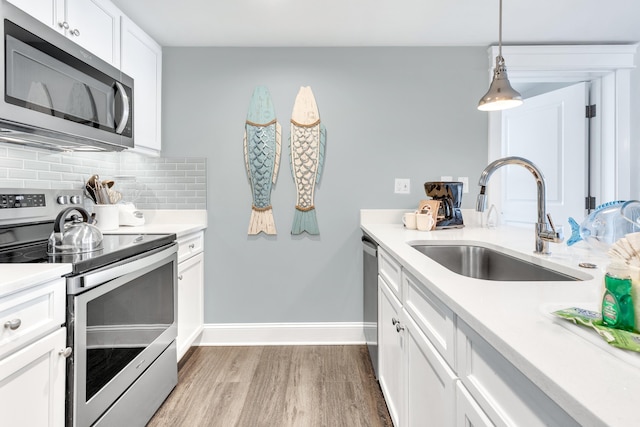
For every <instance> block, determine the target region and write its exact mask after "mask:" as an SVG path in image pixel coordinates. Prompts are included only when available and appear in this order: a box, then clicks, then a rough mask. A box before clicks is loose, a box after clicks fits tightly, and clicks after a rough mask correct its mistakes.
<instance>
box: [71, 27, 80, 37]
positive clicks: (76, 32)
mask: <svg viewBox="0 0 640 427" xmlns="http://www.w3.org/2000/svg"><path fill="white" fill-rule="evenodd" d="M71 35H72V36H76V37H78V36H79V35H80V31H78V29H77V28H74V29H73V30H71Z"/></svg>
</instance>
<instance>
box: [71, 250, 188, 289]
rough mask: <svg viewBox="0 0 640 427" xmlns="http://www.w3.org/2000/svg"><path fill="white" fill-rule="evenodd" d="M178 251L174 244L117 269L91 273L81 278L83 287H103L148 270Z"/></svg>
mask: <svg viewBox="0 0 640 427" xmlns="http://www.w3.org/2000/svg"><path fill="white" fill-rule="evenodd" d="M177 251H178V245H177V244H172V245H171V246H170V247H168V248H167V249H163V250H161V251H159V252H156V253H154V254H151V255H149V256H145V257H143V258H139V259H136V260H134V261H130V262H125V263H123V264H122V265H118V266H117V268H113V266H109V267H107V268H106V269H105V270H103V271H97V272H95V273H89V274H87V275H86V276H81V280H82V282H81V285H80V286H81V287H82V288H83V289H90V288H93V287H94V286H98V285H101V284H103V283H106V282H108V281H110V280H113V279H117V278H118V277H122V276H125V275H127V274H131V273H136V272H140V271H141V270H143V269H145V268H148V267H150V266H152V265H154V264H157V263H159V262H161V261H163V260H165V259H167V258H169V257H170V256H171V255H172V254H174V253H176V252H177Z"/></svg>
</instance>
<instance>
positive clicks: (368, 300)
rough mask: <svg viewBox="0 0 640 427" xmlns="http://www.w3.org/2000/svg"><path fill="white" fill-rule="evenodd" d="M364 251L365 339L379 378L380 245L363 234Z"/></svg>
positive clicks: (374, 369)
mask: <svg viewBox="0 0 640 427" xmlns="http://www.w3.org/2000/svg"><path fill="white" fill-rule="evenodd" d="M362 251H363V252H362V279H363V280H362V282H363V290H362V294H363V307H362V308H363V310H362V311H363V327H364V339H365V341H366V343H367V349H368V350H369V357H370V358H371V364H372V365H373V371H374V373H375V375H376V378H378V244H377V243H376V242H375V240H373V239H372V238H371V237H369V236H368V235H366V234H363V236H362Z"/></svg>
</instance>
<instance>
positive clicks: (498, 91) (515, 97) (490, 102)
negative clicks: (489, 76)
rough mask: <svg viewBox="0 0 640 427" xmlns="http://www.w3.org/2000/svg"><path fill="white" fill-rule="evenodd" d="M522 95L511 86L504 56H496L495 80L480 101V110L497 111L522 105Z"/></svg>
mask: <svg viewBox="0 0 640 427" xmlns="http://www.w3.org/2000/svg"><path fill="white" fill-rule="evenodd" d="M522 102H523V101H522V96H521V95H520V93H519V92H518V91H517V90H515V89H514V88H513V87H511V83H509V78H508V77H507V68H506V67H505V65H504V58H503V57H502V56H497V57H496V68H495V69H494V70H493V80H492V81H491V86H489V90H488V91H487V93H486V94H485V95H484V96H483V97H482V98H481V99H480V102H478V110H481V111H497V110H506V109H508V108H513V107H517V106H519V105H522Z"/></svg>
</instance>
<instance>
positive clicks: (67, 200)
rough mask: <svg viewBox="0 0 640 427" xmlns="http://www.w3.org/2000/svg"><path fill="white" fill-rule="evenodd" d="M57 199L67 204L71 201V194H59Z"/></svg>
mask: <svg viewBox="0 0 640 427" xmlns="http://www.w3.org/2000/svg"><path fill="white" fill-rule="evenodd" d="M57 201H58V204H59V205H66V204H68V203H69V196H58V198H57Z"/></svg>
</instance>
